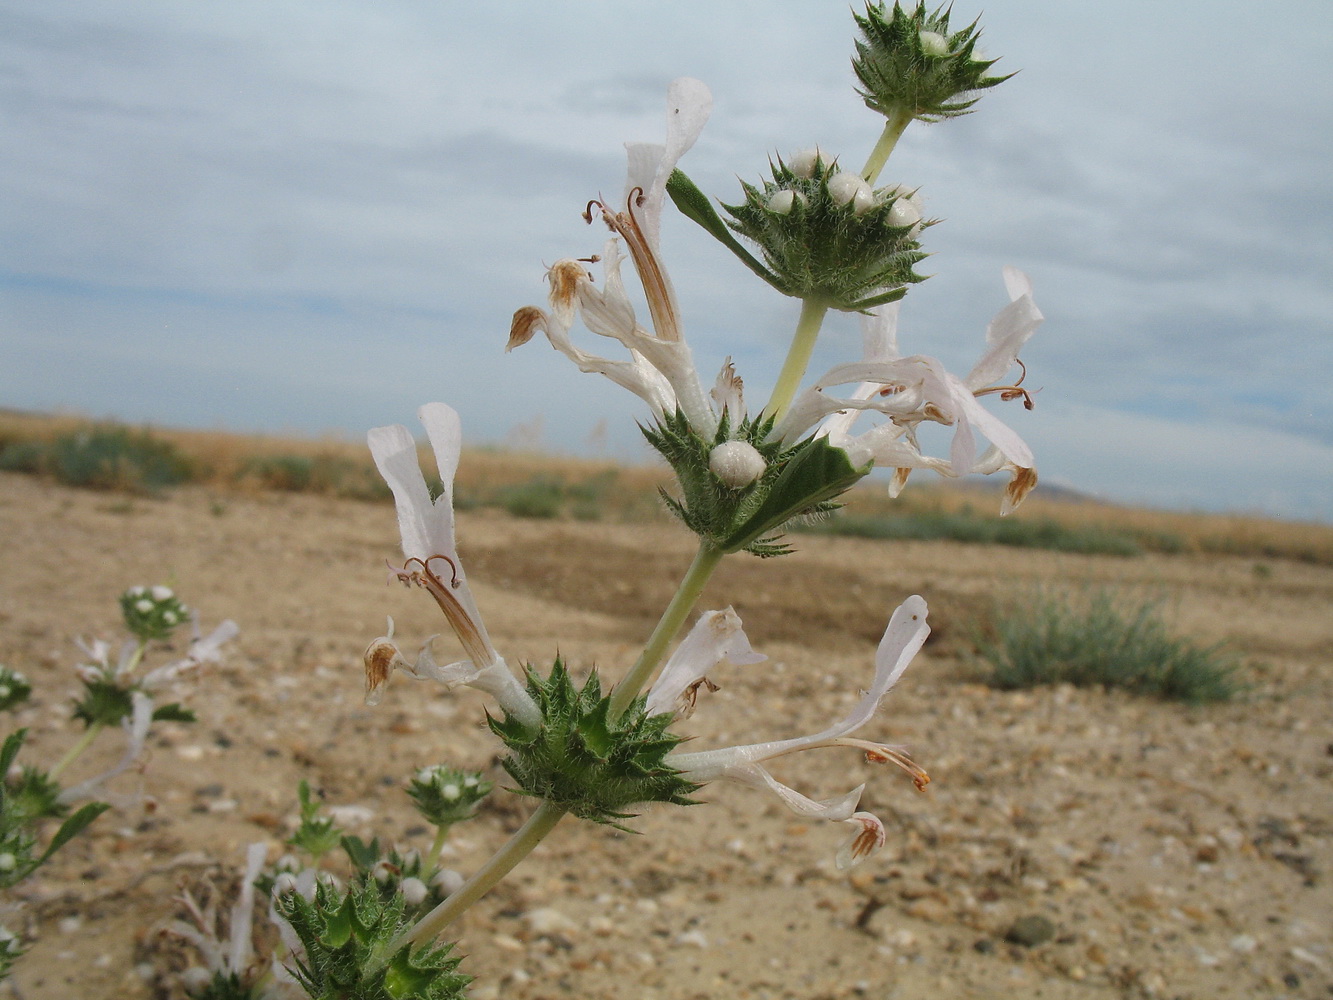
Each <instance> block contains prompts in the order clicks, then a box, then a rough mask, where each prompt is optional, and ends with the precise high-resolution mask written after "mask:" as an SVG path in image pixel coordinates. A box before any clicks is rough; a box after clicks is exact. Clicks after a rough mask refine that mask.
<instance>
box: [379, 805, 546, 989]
mask: <svg viewBox="0 0 1333 1000" xmlns="http://www.w3.org/2000/svg"><path fill="white" fill-rule="evenodd" d="M564 815H565V810H564V808H563V807H561V806H558V805H555V804H554V803H552V802H549V801H545V802H543V803H542V804H541V805H539V806H538V807H537V810H536V812H534V813H533V814H532V815H531V816H529V817H528V821H527V822H526V823H524V824H523V826H522V827H520V828H519V831H518V832H517V833H515V834H514V835H513V836H512V837H510V838H509V842H508V843H506V844H505V845H504V846H503V847H501V848H500V849H499V850H498V851H496V852H495V854H493V855H492V856H491V859H490V860H489V861H487V862H486V863H485V864H484V865H482V866H481V867H480V868H478V869H477V871H476V872H475V873H474V874H473V876H472V877H471V878H470V879H468V880H467V881H466V882H464V883H463V884H462V885H461V886H460V887H459V889H458V891H457V892H455V893H453V894H451V895H450V896H449V898H448V899H446V900H445V901H444V902H442V903H441V904H440V905H439V906H437V907H435V909H433V910H431V911H430V912H429V913H427V914H426V915H425V916H424V917H422V918H421V919H420V920H418V921H417V922H416V924H414V925H413V926H411V927H409V928H408V929H407V930H405V931H403V933H402V934H400V935H398V937H396V938H394V939H393V940H392V941H390V942H389V944H388V947H386V948H385V949H384V951H382V952H381V953H380V954H379V956H378V958H377V959H376V960H375V962H372V965H375V966H376V967H378V968H382V967H383V966H384V964H385V963H386V962H387V961H388V960H389V958H390V957H392V956H393V955H395V954H397V953H398V951H399V950H400V949H401V948H402V947H403V945H406V944H416V945H420V944H422V943H423V942H426V941H430V940H433V939H434V938H435V936H436V935H437V934H439V933H440V931H442V930H444V928H445V927H447V926H448V925H449V924H451V923H452V922H453V921H454V920H456V919H458V917H459V916H461V915H462V913H463V911H464V910H466V909H467V908H468V907H470V906H471V905H472V904H473V903H475V902H476V901H477V900H479V899H481V897H482V896H484V895H486V893H487V892H489V891H490V890H491V888H492V887H493V886H494V885H495V884H496V883H497V882H499V881H500V880H501V879H502V878H504V877H505V876H506V875H508V874H509V873H510V872H511V871H513V870H514V866H515V865H517V864H518V863H519V862H520V861H522V860H523V859H524V858H526V857H527V856H528V855H529V854H531V853H532V851H533V849H534V848H536V846H537V845H538V844H540V843H541V842H542V839H543V838H544V837H545V836H546V835H547V834H548V833H550V832H551V831H552V830H553V829H555V825H556V824H557V823H559V822H560V820H561V819H562V818H563V817H564ZM376 963H377V964H376ZM367 971H373V970H367Z"/></svg>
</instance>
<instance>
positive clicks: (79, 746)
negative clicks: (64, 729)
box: [47, 722, 103, 781]
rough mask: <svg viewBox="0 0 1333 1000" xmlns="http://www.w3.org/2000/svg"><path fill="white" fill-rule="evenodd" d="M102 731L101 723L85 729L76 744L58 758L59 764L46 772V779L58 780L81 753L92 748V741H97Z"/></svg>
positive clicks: (95, 723)
mask: <svg viewBox="0 0 1333 1000" xmlns="http://www.w3.org/2000/svg"><path fill="white" fill-rule="evenodd" d="M102 729H103V726H102V723H100V722H94V723H92V724H91V725H90V726H89V727H88V728H87V729H85V730H84V732H83V735H82V736H80V737H79V740H78V742H77V743H75V744H74V745H73V746H72V747H70V748H69V751H68V752H67V753H66V754H65V756H63V757H61V758H60V763H58V764H56V766H55V767H53V768H51V770H50V771H49V772H47V777H49V778H50V779H51V780H52V781H55V779H56V778H59V777H60V774H61V772H62V771H64V770H65V768H67V767H69V766H70V765H71V764H73V763H74V762H75V761H76V760H78V759H79V754H81V753H83V751H85V750H87V749H88V747H90V746H92V742H93V740H95V739H97V734H98V733H100V732H101V731H102Z"/></svg>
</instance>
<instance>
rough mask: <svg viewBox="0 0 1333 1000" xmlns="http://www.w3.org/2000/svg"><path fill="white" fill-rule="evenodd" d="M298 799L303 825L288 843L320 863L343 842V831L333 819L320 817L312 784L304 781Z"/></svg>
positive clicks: (298, 788) (289, 838) (298, 792)
mask: <svg viewBox="0 0 1333 1000" xmlns="http://www.w3.org/2000/svg"><path fill="white" fill-rule="evenodd" d="M296 797H297V799H298V800H299V801H300V804H301V825H300V826H298V827H297V828H296V832H295V833H293V834H292V835H291V836H290V837H288V838H287V843H288V845H290V846H291V847H295V848H296V849H297V850H299V851H305V852H306V853H307V854H309V855H310V856H311V857H312V858H314V860H315V861H316V862H318V861H319V859H320V858H322V857H323V856H324V855H326V854H328V853H329V851H331V850H333V849H334V848H335V847H337V846H338V845H339V844H340V843H341V842H342V831H341V830H339V829H338V827H337V826H336V825H334V822H333V819H332V818H331V817H328V816H321V815H320V812H319V810H320V805H319V803H318V802H316V801H315V800H314V798H312V797H311V794H310V782H308V781H305V780H304V779H302V781H301V783H300V784H299V785H298V786H297V788H296Z"/></svg>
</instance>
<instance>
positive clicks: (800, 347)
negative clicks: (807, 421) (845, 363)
mask: <svg viewBox="0 0 1333 1000" xmlns="http://www.w3.org/2000/svg"><path fill="white" fill-rule="evenodd" d="M827 312H828V305H827V304H825V303H824V302H821V301H819V300H817V299H805V300H803V301H802V302H801V318H800V319H799V320H797V322H796V333H795V334H794V335H793V336H792V339H791V347H789V348H787V360H785V361H784V362H783V363H782V371H781V372H779V373H778V382H777V385H775V386H774V387H773V395H772V396H771V397H770V398H769V400H768V406H766V407H764V416H765V417H772V418H773V419H774V420H781V419H782V415H783V414H784V413H786V412H787V407H789V406H790V405H791V401H792V399H793V398H794V397H795V396H796V390H797V389H799V388H800V386H801V379H803V378H805V369H806V367H807V366H808V365H809V364H810V355H811V354H813V353H814V350H815V341H816V340H817V339H818V337H819V328H820V326H822V325H823V323H824V315H825V313H827Z"/></svg>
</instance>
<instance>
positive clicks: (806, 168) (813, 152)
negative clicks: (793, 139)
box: [787, 146, 827, 180]
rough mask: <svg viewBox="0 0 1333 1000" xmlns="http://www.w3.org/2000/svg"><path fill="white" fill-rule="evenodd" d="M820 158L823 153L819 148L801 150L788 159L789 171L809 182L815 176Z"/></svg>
mask: <svg viewBox="0 0 1333 1000" xmlns="http://www.w3.org/2000/svg"><path fill="white" fill-rule="evenodd" d="M820 158H821V153H820V152H819V147H818V146H816V147H814V148H813V149H801V150H798V151H797V152H795V153H792V154H791V156H790V157H788V158H787V169H788V170H790V171H791V172H792V173H794V174H795V175H796V176H797V177H804V178H806V179H807V180H809V179H810V178H811V177H813V176H815V162H816V161H817V160H819V159H820ZM825 162H827V161H825Z"/></svg>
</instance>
